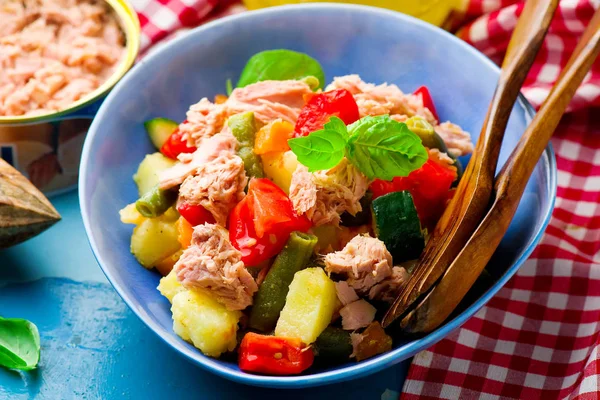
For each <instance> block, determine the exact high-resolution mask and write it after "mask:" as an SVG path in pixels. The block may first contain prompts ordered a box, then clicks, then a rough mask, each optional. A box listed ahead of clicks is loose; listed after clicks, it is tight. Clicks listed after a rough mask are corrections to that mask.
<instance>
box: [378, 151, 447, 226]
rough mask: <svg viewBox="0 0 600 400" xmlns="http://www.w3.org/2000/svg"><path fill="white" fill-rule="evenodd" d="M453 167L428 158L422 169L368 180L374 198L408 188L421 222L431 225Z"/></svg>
mask: <svg viewBox="0 0 600 400" xmlns="http://www.w3.org/2000/svg"><path fill="white" fill-rule="evenodd" d="M455 179H456V170H455V169H453V168H449V167H447V166H444V165H441V164H438V163H436V162H435V161H433V160H431V159H429V160H427V161H426V162H425V164H423V166H422V167H421V168H419V169H418V170H415V171H413V172H411V173H410V175H408V176H406V177H396V178H394V179H393V180H392V181H391V182H387V181H383V180H381V179H376V180H375V181H373V183H371V186H370V189H371V191H372V192H373V199H376V198H377V197H380V196H383V195H384V194H387V193H391V192H399V191H402V190H408V191H409V192H410V194H411V195H412V197H413V200H414V202H415V207H416V209H417V213H418V214H419V219H420V220H421V224H423V225H424V226H426V227H429V228H432V227H434V226H435V224H436V223H437V221H438V219H439V218H440V217H441V216H442V213H443V212H444V209H445V208H446V204H447V201H448V198H449V196H451V194H449V191H450V187H451V186H452V182H454V180H455Z"/></svg>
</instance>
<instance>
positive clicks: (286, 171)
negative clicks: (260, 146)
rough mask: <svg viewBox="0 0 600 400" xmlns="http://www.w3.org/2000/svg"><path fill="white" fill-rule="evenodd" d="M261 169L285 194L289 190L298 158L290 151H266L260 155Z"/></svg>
mask: <svg viewBox="0 0 600 400" xmlns="http://www.w3.org/2000/svg"><path fill="white" fill-rule="evenodd" d="M261 159H262V162H263V171H265V175H266V176H267V177H268V178H271V179H272V180H273V182H275V184H276V185H277V186H279V187H280V188H281V189H282V190H283V191H284V192H285V193H286V194H289V192H290V183H291V182H292V174H293V173H294V171H295V170H296V167H298V159H297V158H296V155H295V154H294V153H293V152H292V151H291V150H289V151H286V152H284V153H267V154H263V155H262V156H261Z"/></svg>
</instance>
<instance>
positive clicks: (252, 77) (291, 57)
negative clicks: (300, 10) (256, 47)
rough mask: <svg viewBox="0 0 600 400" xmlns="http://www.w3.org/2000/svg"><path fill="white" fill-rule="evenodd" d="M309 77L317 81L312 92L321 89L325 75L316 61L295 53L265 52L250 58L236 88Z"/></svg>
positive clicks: (284, 51)
mask: <svg viewBox="0 0 600 400" xmlns="http://www.w3.org/2000/svg"><path fill="white" fill-rule="evenodd" d="M309 76H314V77H315V78H317V79H318V80H319V85H318V86H317V87H316V88H314V90H316V89H322V88H323V84H324V83H325V73H324V72H323V68H321V65H320V64H319V62H318V61H317V60H315V59H314V58H312V57H310V56H308V55H306V54H304V53H298V52H296V51H291V50H284V49H281V50H267V51H261V52H260V53H256V54H255V55H253V56H252V57H250V59H249V60H248V63H246V66H245V67H244V70H243V71H242V74H241V75H240V79H239V81H238V83H237V87H244V86H247V85H250V84H252V83H256V82H260V81H267V80H274V81H284V80H288V79H303V78H306V77H309Z"/></svg>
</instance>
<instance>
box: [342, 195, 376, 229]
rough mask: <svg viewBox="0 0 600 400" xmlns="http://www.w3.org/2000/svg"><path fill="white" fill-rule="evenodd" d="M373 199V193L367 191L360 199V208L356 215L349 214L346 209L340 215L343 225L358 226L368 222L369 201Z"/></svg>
mask: <svg viewBox="0 0 600 400" xmlns="http://www.w3.org/2000/svg"><path fill="white" fill-rule="evenodd" d="M372 201H373V193H371V192H367V193H365V195H364V196H363V197H362V198H361V199H360V206H361V207H362V210H361V211H360V212H357V213H356V215H352V214H350V213H349V212H348V211H346V212H344V213H343V214H342V215H341V218H342V221H341V222H342V225H343V226H360V225H364V224H367V223H369V221H370V220H371V202H372Z"/></svg>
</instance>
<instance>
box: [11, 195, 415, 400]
mask: <svg viewBox="0 0 600 400" xmlns="http://www.w3.org/2000/svg"><path fill="white" fill-rule="evenodd" d="M51 200H52V202H53V203H54V205H55V207H56V208H57V210H58V211H59V212H60V213H61V215H62V217H63V219H62V221H60V222H59V223H58V224H56V225H55V226H53V227H52V228H51V229H49V230H48V231H46V232H44V233H43V234H41V235H39V236H38V237H36V238H34V239H32V240H30V241H28V242H26V243H22V244H20V245H18V246H15V247H12V248H10V249H6V250H2V251H0V315H2V316H4V317H7V318H10V317H18V318H26V319H29V320H31V321H33V322H34V323H35V324H36V325H37V326H38V328H39V330H40V336H41V345H42V356H41V361H40V365H39V368H38V369H37V370H35V371H32V372H26V373H20V372H16V371H11V370H6V369H3V368H0V399H11V400H12V399H33V398H35V399H53V400H54V399H61V400H69V399H115V398H119V399H121V398H125V399H166V398H168V399H184V398H185V399H190V398H199V399H223V398H237V399H246V398H261V399H264V398H267V399H269V398H276V397H277V398H278V399H279V398H281V397H282V396H283V397H285V398H287V399H304V398H311V399H331V398H344V399H382V400H391V399H397V398H398V393H399V392H400V390H401V387H402V382H403V381H404V377H405V376H406V372H407V368H408V365H409V364H408V363H407V362H404V363H400V364H398V365H397V366H395V367H392V368H389V369H387V370H384V371H382V372H379V373H377V374H375V375H372V376H369V377H366V378H363V379H357V380H354V381H351V382H345V383H341V384H336V385H330V386H324V387H317V388H311V389H303V390H293V391H292V390H281V389H279V390H275V389H263V388H255V387H250V386H245V385H241V384H237V383H233V382H230V381H227V380H225V379H223V378H220V377H217V376H215V375H213V374H211V373H210V372H208V371H205V370H203V369H201V368H199V367H198V366H196V365H193V364H192V363H190V362H188V361H187V360H186V359H185V358H184V357H183V356H181V355H179V354H178V353H176V352H175V351H174V350H172V349H171V348H170V347H168V346H167V345H166V344H165V343H163V342H162V341H161V340H160V339H159V338H158V337H157V336H156V335H155V334H154V333H153V332H152V331H150V329H149V328H147V327H146V326H145V325H144V324H143V323H142V322H141V321H140V320H139V319H138V318H137V317H136V316H135V315H134V314H133V312H132V311H130V310H129V308H128V307H127V305H126V304H125V303H124V302H123V301H122V300H121V298H120V297H119V296H118V294H117V293H116V292H115V291H114V290H113V288H112V286H111V285H110V284H109V283H108V281H107V280H106V278H105V277H104V274H103V273H102V271H101V269H100V267H99V266H98V263H97V262H96V260H95V259H94V256H93V255H92V252H91V250H90V247H89V244H88V241H87V237H86V235H85V231H84V228H83V223H82V221H81V216H80V213H79V202H78V197H77V194H76V193H74V192H71V193H68V194H65V195H62V196H58V197H55V198H53V199H51Z"/></svg>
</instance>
